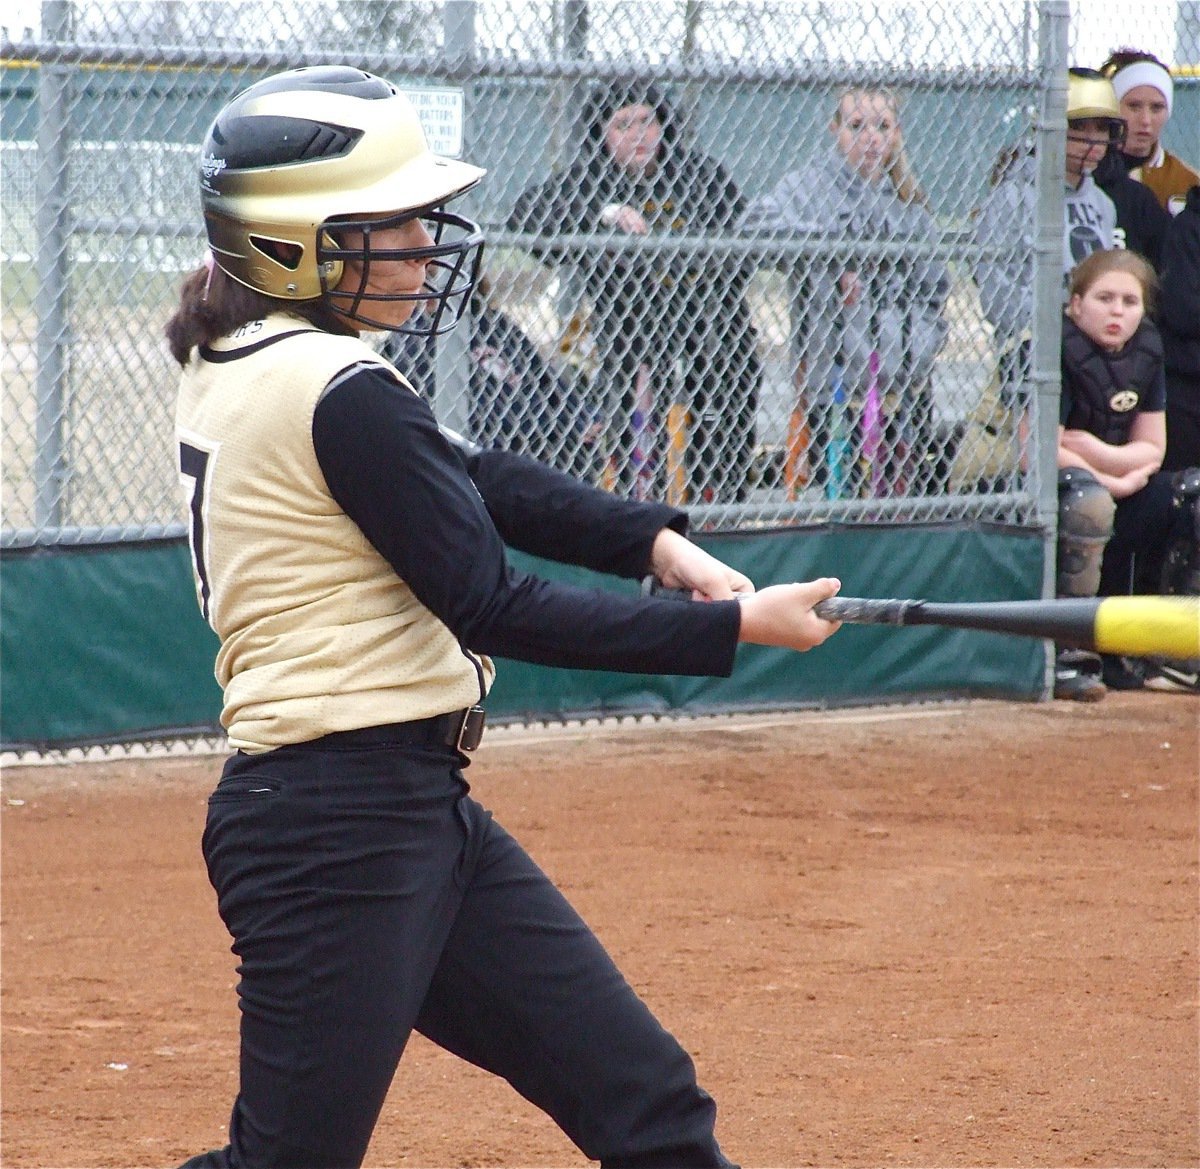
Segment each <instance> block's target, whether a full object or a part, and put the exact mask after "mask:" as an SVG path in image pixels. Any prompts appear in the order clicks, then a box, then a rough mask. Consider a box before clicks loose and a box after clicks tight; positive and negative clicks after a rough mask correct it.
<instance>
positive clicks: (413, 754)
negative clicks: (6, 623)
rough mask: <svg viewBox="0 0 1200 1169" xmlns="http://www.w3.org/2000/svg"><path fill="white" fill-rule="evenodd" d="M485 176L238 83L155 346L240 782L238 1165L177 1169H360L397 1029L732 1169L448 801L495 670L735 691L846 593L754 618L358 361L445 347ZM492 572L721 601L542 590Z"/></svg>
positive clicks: (350, 77) (494, 846)
mask: <svg viewBox="0 0 1200 1169" xmlns="http://www.w3.org/2000/svg"><path fill="white" fill-rule="evenodd" d="M483 173H484V172H483V171H481V170H479V169H478V168H476V167H473V166H470V165H468V164H466V163H463V162H458V161H454V160H451V159H445V158H439V157H436V156H434V155H433V154H431V153H430V151H429V149H428V147H427V145H426V142H425V138H424V135H423V134H422V132H421V129H420V124H419V122H418V120H417V117H416V115H415V113H414V110H413V108H412V106H411V105H410V104H409V102H408V101H407V100H406V99H405V98H404V97H403V96H402V95H401V94H400V93H399V92H398V91H397V90H396V89H395V88H394V87H393V86H391V85H390V84H389V83H387V82H386V81H383V80H382V79H380V78H378V77H374V76H372V75H370V74H368V73H364V72H362V71H360V70H357V69H351V68H345V67H341V66H323V67H319V68H311V69H300V70H294V71H290V72H287V73H282V74H279V75H277V76H275V77H272V78H269V79H267V80H265V81H261V82H259V83H258V84H256V85H253V86H251V87H250V88H249V89H248V90H246V91H245V92H244V93H242V94H240V95H239V96H238V97H236V98H235V99H234V100H233V101H232V102H231V103H230V104H229V105H228V106H226V107H225V109H224V110H222V112H221V113H220V114H219V115H218V116H217V118H216V120H215V121H214V123H213V125H212V127H211V129H210V131H209V134H208V138H207V140H206V142H205V145H204V151H203V157H202V162H201V193H202V203H203V209H204V217H205V225H206V228H207V234H208V241H209V246H210V254H209V258H208V260H207V262H206V264H205V266H203V267H201V268H199V269H198V270H197V271H196V272H194V273H192V275H191V276H190V277H188V279H187V280H186V281H185V283H184V285H183V289H182V293H181V300H180V304H179V307H178V309H177V311H176V313H175V315H174V316H173V317H172V319H171V321H170V322H169V324H168V327H167V337H168V340H169V343H170V346H171V350H172V353H173V354H174V356H175V358H176V359H177V360H178V362H179V364H180V366H181V367H182V370H183V372H182V377H181V384H180V389H179V400H178V408H177V435H178V441H179V468H180V475H181V480H182V482H183V483H184V485H185V489H186V492H187V503H188V508H189V514H190V519H191V543H192V550H193V554H194V563H195V575H196V587H197V594H198V597H199V601H200V605H201V608H202V610H203V612H204V614H205V616H206V617H207V619H208V620H209V622H210V623H211V625H212V627H213V628H214V629H215V630H216V632H217V634H218V636H219V638H220V643H221V644H220V649H219V652H218V654H217V661H216V673H217V677H218V680H219V681H220V683H221V686H222V688H223V691H224V709H223V713H222V722H223V724H224V726H225V727H226V729H227V731H228V735H229V743H230V746H231V747H232V748H233V749H234V754H232V755H231V756H230V758H229V759H228V760H227V761H226V763H225V766H224V768H223V771H222V775H221V778H220V782H219V783H218V785H217V788H216V790H215V791H214V793H213V795H212V797H211V799H210V801H209V808H208V818H207V825H206V828H205V831H204V837H203V849H204V856H205V860H206V862H207V865H208V872H209V876H210V878H211V880H212V883H213V885H214V887H215V889H216V892H217V902H218V908H219V910H220V913H221V916H222V918H223V919H224V921H225V924H226V925H227V927H228V928H229V931H230V933H231V934H232V936H233V949H234V952H235V953H236V954H237V955H238V957H239V959H240V965H239V967H238V970H239V974H240V976H241V979H240V982H239V984H238V994H239V998H240V1005H241V1060H240V1086H239V1091H238V1094H237V1097H236V1100H235V1102H234V1105H233V1114H232V1118H231V1121H230V1125H229V1143H228V1145H227V1146H226V1147H225V1148H223V1149H219V1150H215V1151H213V1152H209V1153H205V1154H201V1155H199V1156H197V1157H195V1158H193V1159H192V1160H191V1161H189V1162H188V1163H187V1164H188V1165H189V1166H235V1165H236V1166H251V1167H262V1166H285V1165H286V1166H304V1167H305V1169H319V1167H322V1166H328V1167H334V1166H337V1167H342V1166H357V1165H360V1164H361V1162H362V1159H363V1157H364V1155H365V1153H366V1150H367V1146H368V1142H369V1141H370V1139H371V1134H372V1130H373V1129H374V1127H375V1124H376V1120H377V1117H378V1115H379V1111H380V1108H381V1106H382V1104H383V1101H384V1097H385V1095H386V1093H387V1091H388V1087H389V1085H390V1083H391V1080H392V1076H393V1073H394V1072H395V1069H396V1065H397V1062H398V1060H399V1059H400V1056H401V1053H402V1052H403V1050H404V1046H405V1043H406V1042H407V1040H408V1037H409V1034H410V1033H411V1031H412V1030H413V1029H414V1028H416V1029H418V1030H419V1031H421V1032H422V1033H423V1034H424V1035H427V1036H428V1037H429V1038H430V1039H431V1040H433V1041H434V1042H435V1043H438V1044H440V1045H441V1046H443V1047H445V1048H446V1049H447V1050H449V1051H452V1052H454V1053H455V1054H457V1055H459V1056H461V1057H462V1058H463V1059H466V1060H469V1061H471V1062H472V1063H475V1064H477V1065H479V1066H480V1067H483V1068H486V1069H488V1070H490V1071H492V1072H494V1073H495V1074H497V1075H500V1076H503V1077H504V1078H506V1079H507V1080H508V1081H509V1082H510V1083H511V1084H512V1085H513V1087H514V1088H515V1089H516V1090H517V1091H518V1092H520V1093H521V1094H522V1095H523V1096H525V1097H527V1098H528V1099H529V1100H531V1101H533V1102H534V1103H535V1104H537V1105H538V1106H539V1107H540V1108H542V1109H544V1110H545V1111H546V1112H547V1113H548V1114H549V1115H550V1116H551V1117H552V1118H553V1119H554V1120H555V1121H556V1122H557V1123H558V1124H559V1125H560V1126H561V1127H562V1129H563V1131H564V1132H565V1133H566V1134H567V1135H568V1136H569V1137H570V1138H571V1140H573V1141H574V1142H575V1143H576V1144H577V1145H578V1146H579V1148H580V1149H581V1150H582V1151H583V1153H584V1154H585V1155H586V1156H588V1157H590V1158H592V1159H595V1160H599V1161H600V1162H601V1163H602V1164H605V1165H614V1166H616V1165H638V1166H652V1165H662V1166H668V1165H669V1166H685V1165H686V1166H703V1165H727V1164H729V1162H728V1161H727V1160H726V1159H725V1158H724V1156H723V1155H722V1153H721V1151H720V1149H719V1147H718V1144H717V1141H716V1139H715V1136H714V1122H715V1105H714V1103H713V1101H712V1100H711V1098H710V1097H709V1096H708V1095H707V1094H706V1093H705V1092H704V1091H703V1090H702V1089H701V1088H700V1087H699V1086H698V1084H697V1082H696V1074H695V1068H694V1067H693V1064H692V1061H691V1059H690V1058H689V1057H688V1055H687V1053H686V1052H685V1051H684V1049H683V1048H682V1047H681V1046H680V1044H679V1043H678V1042H676V1040H675V1039H674V1038H673V1037H672V1036H671V1035H669V1034H668V1033H667V1032H666V1031H665V1030H664V1029H663V1028H662V1027H661V1026H660V1025H659V1023H658V1022H657V1021H656V1020H655V1018H654V1017H653V1015H652V1014H651V1013H650V1012H649V1010H648V1009H647V1008H646V1007H645V1006H644V1005H643V1003H642V1002H641V1001H640V1000H639V999H638V997H637V995H636V994H635V993H634V992H633V990H632V989H631V988H630V987H629V985H628V984H627V983H626V982H625V980H624V979H623V978H622V976H621V974H620V972H619V971H618V970H617V969H616V967H615V966H614V965H613V963H612V961H611V960H610V958H609V957H608V955H607V954H606V953H605V951H604V949H603V948H602V946H601V944H600V943H599V941H598V940H597V939H596V938H595V936H594V935H593V934H592V933H591V931H590V930H589V929H588V927H587V926H586V925H585V924H584V923H583V921H582V920H581V919H580V918H579V917H578V915H577V914H576V913H575V912H574V910H573V909H572V908H571V906H570V905H569V904H568V903H567V902H566V901H565V900H564V898H563V897H562V895H561V894H560V893H559V892H558V891H557V890H556V889H555V887H554V886H553V885H552V884H551V882H550V881H549V880H548V879H547V878H546V876H545V875H544V874H543V873H542V872H541V871H540V870H539V869H538V868H537V866H536V865H535V864H534V862H533V861H532V860H531V859H530V858H529V856H528V855H527V854H526V853H525V852H524V850H523V849H522V848H521V847H520V845H519V844H517V842H516V841H515V840H513V839H512V838H511V837H510V836H509V835H508V834H507V833H506V832H505V831H504V830H503V829H502V828H501V827H500V826H499V825H498V824H497V823H496V822H495V820H494V819H492V817H491V815H490V814H489V813H488V811H487V810H486V809H485V808H484V807H482V806H481V805H480V804H478V803H477V802H476V801H475V800H474V799H472V798H471V796H470V794H469V788H468V784H467V782H466V780H465V779H464V777H463V769H464V768H465V766H466V765H467V763H468V761H469V752H470V751H471V750H472V749H473V748H474V747H475V746H477V745H478V741H479V736H480V734H481V723H482V703H483V701H484V698H485V697H486V694H487V691H488V688H489V687H490V685H491V683H492V678H493V676H494V672H495V671H494V667H493V664H492V660H491V656H490V655H497V654H498V655H503V656H505V657H510V658H517V659H521V660H524V661H529V662H537V663H541V664H543V665H548V666H567V667H576V668H584V669H588V668H592V669H605V670H624V671H630V672H643V673H675V674H692V675H706V674H707V675H726V674H728V673H729V672H730V671H731V670H732V668H733V663H734V654H735V650H736V648H737V645H738V643H739V642H755V643H758V644H763V645H777V646H784V647H790V648H792V649H796V650H805V649H809V648H811V647H812V646H815V645H818V644H820V643H821V642H822V641H824V640H825V639H826V638H827V637H828V636H829V635H830V634H832V633H833V632H834V631H835V630H836V629H837V624H836V623H832V622H827V621H823V620H821V619H820V618H819V617H817V616H816V615H815V614H814V613H813V611H812V610H813V606H814V604H816V603H817V602H818V601H821V600H823V599H825V598H826V597H829V596H832V595H833V594H834V593H836V592H837V590H838V588H839V583H838V581H837V580H836V579H833V578H822V579H819V580H816V581H812V582H807V583H794V584H786V585H776V586H773V587H770V588H765V589H763V590H762V591H761V592H756V591H755V590H754V587H753V585H752V584H751V582H750V581H749V580H748V579H747V578H746V577H745V576H743V575H742V574H741V573H739V572H737V571H735V570H734V569H732V568H730V567H728V566H726V565H725V564H723V563H721V562H720V561H718V560H716V559H714V558H713V557H712V556H710V555H708V554H707V553H706V552H704V551H703V550H702V549H700V548H699V547H698V546H696V545H695V544H693V543H691V542H690V541H689V540H688V539H687V538H686V535H685V532H686V529H687V517H686V515H685V514H684V513H682V512H680V511H677V510H675V509H673V508H670V507H667V506H664V505H661V504H657V503H652V502H645V503H638V502H633V501H628V500H624V499H621V498H618V497H616V496H613V495H610V494H607V493H604V492H602V491H599V490H597V489H595V488H592V487H589V486H585V485H583V484H581V483H579V482H577V481H576V480H574V479H571V478H569V477H568V476H566V475H564V474H562V473H561V472H558V471H555V470H552V469H550V468H548V467H545V466H543V465H542V464H539V463H536V462H533V461H531V460H529V459H527V458H525V457H523V456H521V455H518V454H515V453H512V452H508V451H499V450H481V449H479V448H475V447H470V446H467V445H465V444H464V445H456V444H455V442H454V441H453V439H452V438H450V437H448V436H447V435H446V434H445V433H444V432H442V431H441V430H440V429H439V427H438V425H437V422H436V420H435V419H434V416H433V414H432V413H431V411H430V409H429V407H428V405H427V404H426V402H425V401H424V400H423V399H422V397H421V396H420V393H419V392H418V390H417V389H415V388H414V387H412V386H410V385H409V384H408V383H407V382H406V381H405V380H404V379H403V378H402V377H401V376H400V375H399V374H398V373H397V371H396V370H395V368H394V367H392V366H391V365H390V364H388V363H387V362H386V361H384V360H383V359H382V358H380V357H379V356H378V354H377V353H376V352H375V350H374V349H372V348H371V347H370V346H369V345H367V344H366V343H365V342H364V341H362V340H360V339H359V333H360V332H361V331H363V330H396V329H404V328H406V327H417V328H420V329H422V330H424V331H426V332H432V333H437V332H444V331H445V330H446V329H449V328H451V327H452V326H453V324H454V323H455V321H456V320H457V318H458V315H459V313H460V312H461V311H462V306H463V304H464V302H465V301H466V300H467V298H468V297H469V296H470V294H471V289H472V286H473V284H474V281H475V274H476V271H477V264H478V258H479V252H480V247H481V244H482V239H481V236H480V233H479V230H478V228H477V226H476V225H475V224H474V223H472V222H471V221H470V220H469V219H466V218H464V217H463V216H461V215H458V214H456V213H454V212H451V211H449V210H447V209H446V205H447V204H448V203H450V202H451V201H453V200H454V199H456V198H457V197H459V196H460V195H462V194H463V193H464V192H466V191H467V190H469V189H470V188H471V187H472V186H474V184H475V183H476V182H478V181H479V179H480V178H481V177H482V175H483ZM418 304H423V305H424V306H425V307H426V310H427V311H425V312H423V313H421V314H419V315H418V316H414V315H413V314H414V309H415V307H416V306H417V305H418ZM410 320H411V324H410ZM506 544H507V545H509V546H511V547H514V548H517V549H520V550H522V551H524V552H527V553H531V554H533V555H537V556H542V557H545V558H549V559H553V560H558V561H561V562H564V563H570V564H577V565H582V566H585V567H588V568H591V569H595V570H598V571H601V572H606V573H611V574H615V575H617V576H623V577H628V578H631V579H637V578H639V577H641V576H642V575H643V574H644V573H647V572H652V573H654V574H655V575H657V576H658V577H659V578H661V579H662V580H663V582H664V583H665V584H667V585H668V586H674V587H677V588H678V587H683V588H689V589H691V590H693V595H694V596H695V598H696V599H697V600H704V601H707V602H708V603H706V604H693V605H678V604H675V603H673V602H672V601H670V600H665V599H661V598H654V597H644V596H642V595H640V594H639V592H638V591H637V590H636V589H630V590H628V591H627V592H625V593H621V592H615V591H606V590H599V589H595V590H593V589H587V588H579V587H570V586H566V585H562V584H558V583H554V582H551V581H547V580H542V579H539V578H537V577H535V576H532V575H530V574H527V573H523V572H519V571H518V570H516V569H515V568H513V567H512V566H511V565H510V564H509V563H508V561H507V559H506V555H505V545H506Z"/></svg>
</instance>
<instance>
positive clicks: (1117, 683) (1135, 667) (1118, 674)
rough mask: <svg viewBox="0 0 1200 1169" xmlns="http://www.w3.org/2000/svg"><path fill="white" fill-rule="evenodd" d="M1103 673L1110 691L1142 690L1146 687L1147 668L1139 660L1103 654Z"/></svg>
mask: <svg viewBox="0 0 1200 1169" xmlns="http://www.w3.org/2000/svg"><path fill="white" fill-rule="evenodd" d="M1100 660H1101V662H1102V663H1103V666H1102V669H1101V673H1102V676H1103V678H1104V684H1105V685H1106V686H1107V687H1108V688H1109V689H1110V690H1141V689H1143V688H1144V687H1145V685H1146V668H1145V666H1144V665H1143V664H1142V663H1141V662H1140V661H1138V659H1137V658H1120V657H1117V656H1116V655H1114V654H1103V655H1102V656H1101V658H1100Z"/></svg>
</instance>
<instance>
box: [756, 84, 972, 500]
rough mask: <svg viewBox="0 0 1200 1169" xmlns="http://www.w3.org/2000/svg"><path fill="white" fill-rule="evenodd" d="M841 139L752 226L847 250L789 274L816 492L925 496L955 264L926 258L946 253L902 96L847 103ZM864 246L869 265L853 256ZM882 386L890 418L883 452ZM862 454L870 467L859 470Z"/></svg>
mask: <svg viewBox="0 0 1200 1169" xmlns="http://www.w3.org/2000/svg"><path fill="white" fill-rule="evenodd" d="M830 131H831V133H832V135H833V142H832V144H831V146H830V147H829V149H828V151H827V153H825V154H824V155H822V156H820V157H818V158H817V159H816V160H815V162H814V163H813V164H812V165H810V166H808V167H806V168H805V169H802V170H794V171H792V172H790V173H789V174H786V175H785V176H784V177H783V178H782V179H781V180H780V181H779V183H778V184H777V185H776V186H775V188H774V189H773V190H772V191H771V192H770V193H769V194H767V195H764V196H762V197H761V198H759V199H756V200H755V201H754V202H753V203H752V204H751V205H750V206H749V207H748V208H747V211H746V214H745V216H744V217H743V219H742V227H743V228H744V229H745V230H746V231H749V232H771V233H782V234H790V233H799V232H812V233H815V234H818V235H819V236H820V239H821V242H823V243H824V242H828V241H830V240H834V241H838V242H844V243H845V244H846V245H847V246H846V247H845V248H844V249H838V250H836V251H834V252H829V251H822V252H819V253H818V254H817V255H815V256H813V257H807V256H804V257H800V258H799V259H797V260H796V261H795V262H794V263H793V265H792V268H791V273H792V275H791V285H792V289H791V314H792V337H793V344H794V346H795V355H796V360H797V368H798V370H799V371H801V372H800V376H798V378H797V385H798V386H799V385H800V384H801V378H802V379H803V383H804V385H803V387H802V390H801V393H802V395H803V397H804V398H805V399H806V401H807V411H808V419H809V433H810V438H809V466H810V472H811V474H812V476H813V478H814V480H815V481H817V482H820V483H824V485H825V488H826V493H827V494H828V495H830V496H834V495H837V494H840V490H839V484H838V480H839V479H842V480H843V481H844V482H843V483H842V488H843V489H844V490H846V491H847V492H848V493H854V494H857V493H859V492H866V493H874V494H904V493H905V492H906V491H914V492H919V491H923V490H928V489H929V488H930V486H931V485H932V479H933V474H934V472H933V468H932V462H933V459H934V458H935V452H934V450H933V441H932V440H933V406H932V393H931V376H932V372H933V364H934V359H935V358H936V357H937V354H938V351H939V350H940V349H941V348H942V345H943V344H944V343H945V340H946V334H947V332H948V327H947V324H946V320H945V317H944V315H943V309H944V306H945V303H946V297H947V296H948V294H949V290H950V280H949V275H948V273H947V271H946V267H945V265H944V264H942V263H941V262H940V261H937V260H935V259H933V258H931V256H930V255H929V254H928V253H927V252H922V251H921V250H920V248H921V245H927V244H930V243H932V242H933V241H934V240H935V238H936V234H937V233H936V225H935V223H934V220H933V216H932V215H931V214H930V212H929V210H928V208H927V205H926V198H925V195H924V193H923V192H922V191H921V188H920V186H919V185H918V183H917V180H916V178H915V177H914V175H913V173H912V169H911V167H910V165H909V162H908V156H907V153H906V151H905V148H904V136H903V132H902V130H901V126H900V103H899V99H898V97H897V96H896V94H895V93H893V92H892V91H891V90H890V89H885V88H881V87H875V86H856V87H853V88H849V89H845V90H843V91H842V92H841V93H840V94H839V96H838V100H837V105H836V107H835V109H834V112H833V117H832V119H831V121H830ZM864 242H866V243H867V244H868V245H870V247H869V249H868V250H867V251H866V252H865V253H864V251H863V249H862V248H861V247H858V246H856V245H860V244H862V243H864ZM885 245H892V246H893V247H896V248H902V247H903V246H904V245H913V248H912V252H911V253H910V252H908V251H907V250H905V251H898V250H897V251H892V250H887V251H885V250H884V248H885ZM873 383H874V384H876V385H877V387H878V408H879V409H880V410H881V414H882V418H881V424H882V440H881V442H880V447H879V449H878V450H875V451H872V450H871V449H870V448H871V445H872V444H873V443H874V442H877V441H880V436H879V432H878V430H877V429H876V431H875V433H874V434H872V433H871V430H872V424H873V421H874V419H873V415H874V412H875V410H876V408H877V407H876V404H875V403H872V402H871V401H870V399H869V391H870V389H871V386H872V384H873ZM843 398H844V401H843ZM843 410H844V411H846V412H847V413H848V415H849V417H848V418H847V417H843V416H842V411H843ZM868 414H870V415H871V416H870V417H869V416H866V415H868ZM843 433H849V434H850V435H851V437H850V447H851V453H850V459H851V461H852V463H853V464H854V465H852V466H851V467H849V468H847V467H843V466H841V465H840V462H841V460H840V446H841V443H842V442H843V441H845V440H844V439H843V437H842V435H843ZM864 448H866V449H865V455H864ZM856 454H858V455H864V457H863V458H862V459H861V462H860V460H859V459H858V458H856V457H855V455H856ZM831 456H832V457H831Z"/></svg>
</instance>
